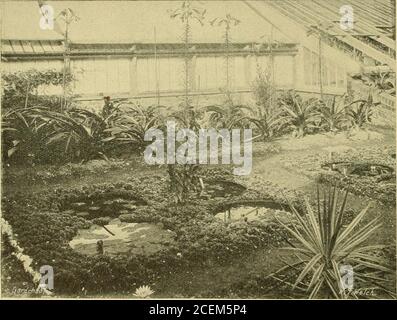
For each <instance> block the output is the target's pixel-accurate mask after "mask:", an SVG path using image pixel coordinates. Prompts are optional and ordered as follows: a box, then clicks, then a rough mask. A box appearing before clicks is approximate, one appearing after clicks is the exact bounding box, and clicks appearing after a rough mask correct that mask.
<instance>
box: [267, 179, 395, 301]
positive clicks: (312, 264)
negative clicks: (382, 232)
mask: <svg viewBox="0 0 397 320" xmlns="http://www.w3.org/2000/svg"><path fill="white" fill-rule="evenodd" d="M338 195H339V191H338V190H337V188H336V187H334V188H333V189H331V188H330V189H329V190H328V194H326V192H324V199H323V200H322V201H321V200H320V191H319V189H317V206H316V208H313V207H312V205H311V204H309V202H308V200H307V199H306V213H305V214H301V213H300V212H298V210H296V209H295V208H294V207H293V206H292V205H290V207H291V212H292V213H293V214H294V216H295V217H296V225H291V226H289V225H286V224H284V223H283V222H281V221H279V223H280V224H281V225H282V226H283V227H284V228H285V229H286V230H287V231H288V232H289V233H290V235H291V236H292V238H293V241H290V244H291V247H289V248H287V249H288V250H291V251H292V252H293V253H294V255H295V257H296V259H297V261H296V262H294V263H292V264H291V263H288V264H287V265H286V266H284V267H283V268H281V269H280V270H278V271H277V272H275V273H273V274H271V275H270V277H271V278H273V279H277V280H278V281H282V282H283V283H284V284H291V282H290V278H291V276H295V275H296V279H295V281H294V283H292V287H293V288H295V289H296V288H299V289H301V290H304V291H305V292H306V293H307V294H308V295H309V298H315V297H317V296H321V295H322V296H324V295H328V296H329V295H331V296H333V297H335V298H347V297H348V296H349V294H350V292H349V291H348V290H346V288H345V287H344V286H343V284H342V282H341V273H340V268H341V266H343V265H351V266H352V267H353V270H354V279H355V281H356V283H359V284H360V287H362V288H364V287H365V286H366V285H369V286H374V285H375V286H377V287H379V288H382V289H385V290H387V289H386V286H385V285H384V283H385V281H383V280H382V279H384V277H383V276H382V274H383V273H389V272H393V271H392V269H390V268H388V267H387V266H386V265H385V262H384V261H383V259H382V258H381V257H380V256H379V254H378V253H379V252H380V251H381V250H382V249H384V247H385V246H382V245H368V240H369V239H370V238H371V237H372V236H373V235H374V233H375V231H376V230H378V229H379V228H380V226H381V224H379V218H374V219H372V220H370V221H368V222H364V217H365V215H366V213H367V211H368V207H369V206H367V207H365V208H364V209H363V210H362V211H361V212H360V213H359V214H358V215H357V216H356V217H355V218H354V219H353V220H352V221H351V222H350V223H349V224H345V223H344V220H345V208H346V204H347V196H348V193H347V191H346V192H345V193H344V196H343V200H342V203H341V204H339V203H338V202H339V201H338ZM352 295H353V296H354V293H352Z"/></svg>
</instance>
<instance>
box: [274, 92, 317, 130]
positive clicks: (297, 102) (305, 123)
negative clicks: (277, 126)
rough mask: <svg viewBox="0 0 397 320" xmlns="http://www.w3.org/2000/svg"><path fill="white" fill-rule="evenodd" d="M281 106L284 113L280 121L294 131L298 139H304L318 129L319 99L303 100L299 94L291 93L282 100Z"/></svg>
mask: <svg viewBox="0 0 397 320" xmlns="http://www.w3.org/2000/svg"><path fill="white" fill-rule="evenodd" d="M280 104H281V107H282V110H283V111H284V112H283V113H282V114H281V116H280V119H281V120H280V121H282V122H283V123H284V124H285V126H286V127H287V128H290V129H292V130H293V133H294V135H295V136H296V137H298V138H299V137H303V136H304V135H305V134H306V133H308V132H309V130H311V129H313V128H317V127H318V122H319V120H320V116H319V112H318V111H319V101H318V100H317V99H315V98H310V99H308V100H303V99H302V97H300V96H299V95H298V94H296V93H294V92H290V93H289V94H287V96H286V97H283V98H282V99H280Z"/></svg>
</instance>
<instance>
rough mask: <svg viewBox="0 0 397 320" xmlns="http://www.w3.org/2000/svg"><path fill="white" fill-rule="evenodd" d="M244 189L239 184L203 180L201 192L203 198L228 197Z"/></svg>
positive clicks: (244, 188)
mask: <svg viewBox="0 0 397 320" xmlns="http://www.w3.org/2000/svg"><path fill="white" fill-rule="evenodd" d="M245 190H246V187H244V186H243V185H241V184H238V183H235V182H232V181H226V180H219V181H208V182H207V181H206V182H204V191H203V192H202V194H201V197H203V198H215V199H216V198H228V197H233V196H239V195H241V194H242V193H243V192H244V191H245Z"/></svg>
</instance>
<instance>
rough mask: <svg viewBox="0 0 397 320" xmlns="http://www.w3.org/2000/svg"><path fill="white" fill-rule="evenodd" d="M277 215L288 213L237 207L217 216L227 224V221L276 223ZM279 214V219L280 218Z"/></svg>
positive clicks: (259, 208) (260, 208)
mask: <svg viewBox="0 0 397 320" xmlns="http://www.w3.org/2000/svg"><path fill="white" fill-rule="evenodd" d="M275 213H283V214H284V213H287V212H285V211H279V210H274V209H271V208H264V207H249V206H243V207H237V208H231V209H229V210H226V211H224V212H219V213H217V214H216V215H215V217H216V218H218V219H221V220H223V221H225V222H227V221H238V220H245V221H258V220H260V221H269V222H270V221H274V219H275V218H274V214H275ZM279 216H280V215H279V214H277V217H278V218H279Z"/></svg>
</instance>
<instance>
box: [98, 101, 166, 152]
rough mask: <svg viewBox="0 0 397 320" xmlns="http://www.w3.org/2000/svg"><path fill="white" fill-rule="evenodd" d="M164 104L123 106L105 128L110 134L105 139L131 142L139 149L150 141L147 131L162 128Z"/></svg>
mask: <svg viewBox="0 0 397 320" xmlns="http://www.w3.org/2000/svg"><path fill="white" fill-rule="evenodd" d="M163 108H164V107H162V106H148V107H146V108H144V107H142V106H140V105H138V104H133V105H127V106H126V108H123V110H122V111H123V112H122V113H120V114H119V115H118V116H117V117H116V118H115V120H114V121H112V123H111V125H110V126H109V127H108V128H106V129H105V132H106V133H108V134H109V135H110V136H109V137H107V138H105V139H104V141H106V142H108V141H114V142H118V143H121V144H129V145H133V146H135V147H136V148H137V149H139V150H140V149H142V148H143V147H144V146H146V145H147V144H148V143H150V142H147V141H145V139H144V137H145V133H146V132H147V130H149V129H150V128H160V127H162V126H163V124H164V120H163V119H164V117H163V115H162V113H161V110H162V109H163Z"/></svg>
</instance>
